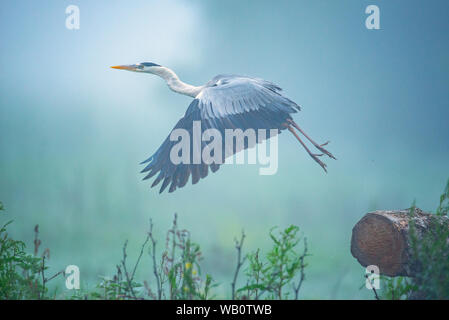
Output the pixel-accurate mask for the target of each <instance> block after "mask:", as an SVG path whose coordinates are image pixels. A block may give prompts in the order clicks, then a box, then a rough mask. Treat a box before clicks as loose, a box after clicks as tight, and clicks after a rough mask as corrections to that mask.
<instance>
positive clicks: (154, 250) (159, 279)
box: [148, 219, 162, 300]
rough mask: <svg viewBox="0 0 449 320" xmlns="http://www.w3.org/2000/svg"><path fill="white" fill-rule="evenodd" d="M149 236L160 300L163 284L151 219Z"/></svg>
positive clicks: (159, 298)
mask: <svg viewBox="0 0 449 320" xmlns="http://www.w3.org/2000/svg"><path fill="white" fill-rule="evenodd" d="M148 236H149V237H150V239H151V244H152V245H151V247H150V252H151V257H152V259H153V273H154V276H155V277H156V284H157V298H158V300H161V299H162V288H161V287H162V282H161V277H160V275H159V272H158V271H157V264H156V239H154V236H153V220H152V219H150V231H149V233H148Z"/></svg>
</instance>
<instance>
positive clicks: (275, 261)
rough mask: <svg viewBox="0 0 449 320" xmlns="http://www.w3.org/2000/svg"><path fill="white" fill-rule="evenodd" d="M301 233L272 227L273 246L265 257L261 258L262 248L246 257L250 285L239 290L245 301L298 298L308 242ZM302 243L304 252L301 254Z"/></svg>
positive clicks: (296, 228) (302, 279)
mask: <svg viewBox="0 0 449 320" xmlns="http://www.w3.org/2000/svg"><path fill="white" fill-rule="evenodd" d="M298 233H299V228H298V227H297V226H293V225H291V226H289V227H288V228H286V229H285V230H283V231H278V230H277V228H272V229H271V231H270V238H271V240H272V241H273V247H272V249H271V250H270V251H269V252H268V253H267V254H266V255H265V258H264V259H262V257H261V252H260V250H259V249H258V250H256V251H255V252H253V253H250V254H248V255H247V257H246V258H247V259H248V261H249V266H248V267H247V269H246V276H247V284H246V285H245V286H244V287H242V288H240V289H238V290H237V293H238V294H240V295H241V297H242V298H243V297H244V298H245V299H251V298H254V299H261V298H262V297H265V298H267V299H288V298H289V297H290V295H291V294H292V295H293V297H294V298H295V299H298V295H299V290H300V288H301V286H302V283H303V281H304V279H305V272H304V271H305V268H306V266H307V264H306V263H305V258H306V257H307V256H308V253H307V239H306V238H302V237H301V236H300V235H299V234H298ZM301 240H302V242H303V250H302V252H299V250H298V245H299V244H300V243H301ZM295 280H296V283H294V281H295Z"/></svg>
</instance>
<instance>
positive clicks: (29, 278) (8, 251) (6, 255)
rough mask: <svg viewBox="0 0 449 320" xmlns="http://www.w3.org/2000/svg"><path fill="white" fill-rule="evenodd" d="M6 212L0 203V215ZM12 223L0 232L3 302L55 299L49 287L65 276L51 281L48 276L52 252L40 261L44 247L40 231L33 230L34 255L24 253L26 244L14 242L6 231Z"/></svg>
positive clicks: (3, 227) (0, 274)
mask: <svg viewBox="0 0 449 320" xmlns="http://www.w3.org/2000/svg"><path fill="white" fill-rule="evenodd" d="M3 210H4V208H3V204H2V203H1V202H0V211H3ZM11 223H12V221H8V222H6V223H5V224H4V225H3V226H2V227H1V228H0V300H5V299H13V300H18V299H48V298H52V297H51V296H50V295H49V292H48V288H47V287H46V284H47V283H48V282H49V281H50V280H52V279H54V278H56V277H57V276H58V275H60V274H62V272H58V273H56V274H55V275H53V276H51V277H49V278H47V277H46V276H45V270H47V266H46V265H45V261H46V259H48V258H49V256H50V251H49V250H48V249H46V250H44V252H43V253H42V254H41V256H40V257H38V253H39V246H40V244H41V241H40V240H39V237H38V235H39V227H38V226H36V227H35V228H34V232H35V240H34V255H31V254H28V253H26V252H25V243H24V242H22V241H17V240H13V239H11V238H10V237H9V235H8V234H7V232H6V227H7V226H8V225H9V224H11ZM53 297H54V296H53Z"/></svg>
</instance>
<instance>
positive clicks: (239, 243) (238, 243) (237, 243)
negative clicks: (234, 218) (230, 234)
mask: <svg viewBox="0 0 449 320" xmlns="http://www.w3.org/2000/svg"><path fill="white" fill-rule="evenodd" d="M244 240H245V233H244V232H243V231H242V236H241V237H240V241H238V240H237V239H235V248H236V249H237V267H236V268H235V272H234V279H233V281H232V283H231V288H232V300H235V285H236V283H237V277H238V274H239V271H240V268H241V267H242V265H243V263H244V262H245V260H246V257H244V258H243V259H242V246H243V241H244Z"/></svg>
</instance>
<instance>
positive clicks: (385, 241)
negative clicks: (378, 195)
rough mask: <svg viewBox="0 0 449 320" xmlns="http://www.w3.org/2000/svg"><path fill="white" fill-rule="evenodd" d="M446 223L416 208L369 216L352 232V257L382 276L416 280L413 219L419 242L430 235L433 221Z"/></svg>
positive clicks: (378, 212) (370, 214) (358, 223)
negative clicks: (411, 233)
mask: <svg viewBox="0 0 449 320" xmlns="http://www.w3.org/2000/svg"><path fill="white" fill-rule="evenodd" d="M432 218H433V219H435V218H437V219H447V217H437V216H435V215H434V214H430V213H426V212H423V211H422V210H421V209H418V208H415V212H414V214H413V215H411V214H410V210H409V209H406V210H392V211H383V210H382V211H374V212H369V213H367V214H366V215H365V216H364V217H363V218H362V219H361V220H360V221H359V222H357V224H356V225H355V226H354V228H353V229H352V239H351V253H352V255H353V256H354V258H356V259H357V260H358V261H359V263H360V264H361V265H362V266H364V267H366V266H369V265H375V266H377V267H378V268H379V272H380V274H383V275H387V276H390V277H395V276H409V277H413V275H414V274H416V272H417V266H415V265H413V263H412V261H411V258H410V257H411V247H410V237H409V231H410V228H409V224H410V221H411V220H412V219H413V220H414V221H415V223H416V224H415V225H416V235H417V237H418V239H419V238H420V237H422V235H423V234H424V233H426V232H429V231H431V230H429V229H431V228H429V225H430V220H431V219H432Z"/></svg>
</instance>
